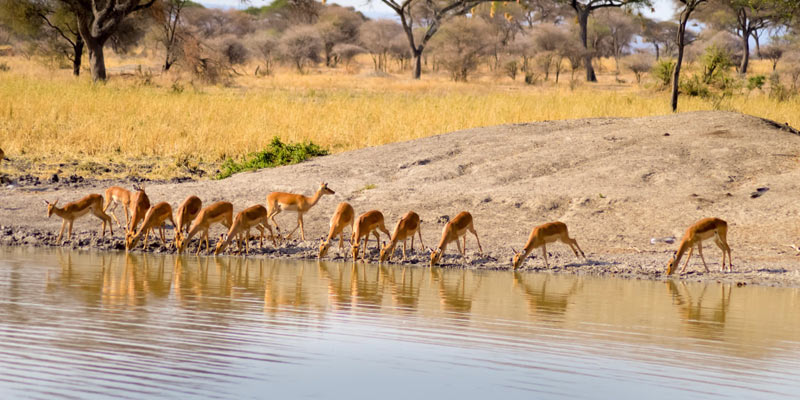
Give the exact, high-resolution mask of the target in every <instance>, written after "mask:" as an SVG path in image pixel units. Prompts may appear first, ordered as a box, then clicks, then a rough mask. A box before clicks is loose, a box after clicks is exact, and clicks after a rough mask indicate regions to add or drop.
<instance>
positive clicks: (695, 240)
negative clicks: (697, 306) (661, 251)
mask: <svg viewBox="0 0 800 400" xmlns="http://www.w3.org/2000/svg"><path fill="white" fill-rule="evenodd" d="M727 236H728V223H727V222H725V221H723V220H721V219H719V218H703V219H701V220H700V221H697V222H695V224H694V225H692V226H690V227H689V229H687V230H686V234H684V235H683V239H681V244H680V246H679V247H678V251H676V252H675V255H673V256H672V258H671V259H670V260H669V264H668V265H667V275H672V273H673V272H675V268H677V267H678V264H680V262H681V257H683V253H685V252H686V250H689V255H688V256H687V257H686V264H683V268H681V272H680V273H681V274H683V273H684V271H686V267H687V266H688V265H689V260H690V259H691V258H692V251H694V246H695V245H697V252H698V253H699V254H700V259H701V260H703V266H704V267H705V268H706V272H709V270H708V265H706V259H705V257H703V241H704V240H706V239H710V238H712V237H713V238H714V243H716V245H717V247H719V248H720V250H722V265H721V266H720V267H719V270H720V272H722V271H724V270H725V253H726V252H727V253H728V272H731V271H733V265H732V264H731V248H730V246H728V238H727Z"/></svg>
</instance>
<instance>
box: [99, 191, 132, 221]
mask: <svg viewBox="0 0 800 400" xmlns="http://www.w3.org/2000/svg"><path fill="white" fill-rule="evenodd" d="M105 197H106V202H105V204H104V205H103V212H104V213H107V214H111V217H113V218H114V221H117V225H119V227H120V228H123V229H125V228H124V227H123V226H122V224H121V223H120V222H119V219H117V215H116V213H115V212H114V211H116V210H117V205H119V204H122V208H123V209H124V210H125V227H127V226H128V221H129V219H130V214H131V209H130V204H131V192H129V191H128V190H127V189H124V188H121V187H119V186H112V187H110V188H108V189H106V196H105ZM112 203H113V204H114V207H111V211H110V212H109V211H108V207H109V206H110V205H111V204H112Z"/></svg>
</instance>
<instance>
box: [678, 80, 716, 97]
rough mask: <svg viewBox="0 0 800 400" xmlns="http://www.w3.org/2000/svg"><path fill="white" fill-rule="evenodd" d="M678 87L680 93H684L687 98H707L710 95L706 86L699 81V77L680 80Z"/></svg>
mask: <svg viewBox="0 0 800 400" xmlns="http://www.w3.org/2000/svg"><path fill="white" fill-rule="evenodd" d="M679 86H680V89H681V93H684V94H686V95H687V96H695V97H697V96H699V97H702V98H708V97H709V96H710V95H711V91H710V90H709V89H708V86H706V84H705V83H703V82H702V81H701V80H700V77H699V76H697V75H692V77H691V78H688V79H683V80H681V82H680V85H679Z"/></svg>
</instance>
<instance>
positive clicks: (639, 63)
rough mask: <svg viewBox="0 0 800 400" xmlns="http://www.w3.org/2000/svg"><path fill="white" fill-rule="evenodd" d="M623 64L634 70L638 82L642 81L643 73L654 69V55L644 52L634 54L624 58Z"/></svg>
mask: <svg viewBox="0 0 800 400" xmlns="http://www.w3.org/2000/svg"><path fill="white" fill-rule="evenodd" d="M622 65H624V66H625V68H627V69H629V70H631V72H633V75H635V76H636V83H641V82H642V74H644V73H645V72H647V71H650V70H651V69H653V57H651V56H649V55H647V54H642V53H637V54H632V55H630V56H628V57H625V59H623V60H622Z"/></svg>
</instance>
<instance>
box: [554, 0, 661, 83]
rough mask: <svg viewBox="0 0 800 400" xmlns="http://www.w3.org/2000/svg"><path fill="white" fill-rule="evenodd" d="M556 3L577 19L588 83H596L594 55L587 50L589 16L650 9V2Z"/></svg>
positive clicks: (599, 0) (600, 0) (568, 0)
mask: <svg viewBox="0 0 800 400" xmlns="http://www.w3.org/2000/svg"><path fill="white" fill-rule="evenodd" d="M554 1H556V2H558V3H561V4H564V5H566V6H569V7H571V8H572V9H573V10H574V11H575V14H576V16H577V18H578V26H579V28H580V39H581V44H582V45H583V48H584V50H586V52H585V54H584V66H585V67H586V80H587V81H589V82H597V75H595V73H594V67H592V58H594V55H593V54H592V52H590V51H588V50H589V42H588V40H587V39H588V38H587V33H588V26H589V16H590V15H592V13H593V12H594V11H595V10H598V9H601V8H609V7H644V6H647V7H650V6H652V1H651V0H554Z"/></svg>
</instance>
